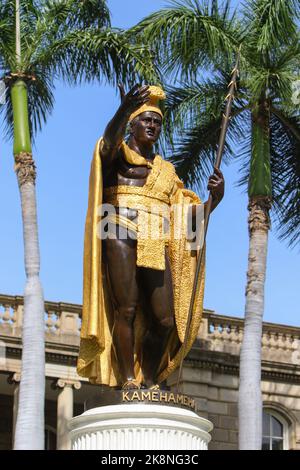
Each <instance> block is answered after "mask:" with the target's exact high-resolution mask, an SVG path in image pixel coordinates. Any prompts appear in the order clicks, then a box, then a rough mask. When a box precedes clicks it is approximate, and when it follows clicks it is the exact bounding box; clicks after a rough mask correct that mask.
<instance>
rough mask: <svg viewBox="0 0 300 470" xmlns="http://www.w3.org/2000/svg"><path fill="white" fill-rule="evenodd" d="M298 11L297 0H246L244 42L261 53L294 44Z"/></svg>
mask: <svg viewBox="0 0 300 470" xmlns="http://www.w3.org/2000/svg"><path fill="white" fill-rule="evenodd" d="M299 9H300V8H299V2H298V0H248V1H247V2H246V8H245V10H244V15H245V18H247V23H248V24H247V26H248V27H247V29H246V30H245V32H246V38H245V39H246V41H247V42H248V44H251V46H253V48H255V50H257V51H258V52H261V53H268V52H269V51H270V50H272V49H273V48H275V47H280V46H281V45H282V44H283V43H286V44H289V43H290V42H294V41H293V38H296V35H297V23H296V19H297V15H298V13H299Z"/></svg>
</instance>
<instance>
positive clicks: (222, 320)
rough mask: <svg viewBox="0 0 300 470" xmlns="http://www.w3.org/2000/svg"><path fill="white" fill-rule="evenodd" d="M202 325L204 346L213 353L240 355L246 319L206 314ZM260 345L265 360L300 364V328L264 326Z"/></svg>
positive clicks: (201, 336)
mask: <svg viewBox="0 0 300 470" xmlns="http://www.w3.org/2000/svg"><path fill="white" fill-rule="evenodd" d="M203 322H204V324H203V326H202V328H201V331H200V339H202V340H206V346H205V347H207V348H208V349H209V350H212V351H220V352H221V351H222V352H227V353H231V354H237V355H238V354H239V353H240V348H241V343H242V339H243V334H244V320H243V319H241V318H233V317H226V316H223V315H216V314H214V313H212V312H209V313H206V314H204V319H203ZM207 342H208V344H207ZM261 345H262V358H263V360H264V359H265V360H272V361H275V362H289V363H291V364H300V328H297V327H292V326H286V325H278V324H274V323H264V324H263V333H262V342H261Z"/></svg>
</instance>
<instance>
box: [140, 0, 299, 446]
mask: <svg viewBox="0 0 300 470" xmlns="http://www.w3.org/2000/svg"><path fill="white" fill-rule="evenodd" d="M209 4H211V6H210V7H209ZM230 12H231V10H230V5H229V2H227V3H226V4H225V6H224V7H222V8H220V7H219V6H218V3H217V1H212V2H203V3H202V4H200V2H199V1H198V0H187V1H185V2H184V1H182V2H177V1H176V2H171V8H169V9H164V10H161V11H159V12H156V13H155V14H153V15H151V16H150V17H148V18H146V19H145V20H143V21H142V22H141V23H139V24H138V25H137V26H136V27H135V28H133V30H132V34H135V35H139V34H142V35H143V37H144V38H146V40H147V41H150V44H151V45H152V47H153V48H154V49H155V50H156V51H157V54H158V55H159V57H160V61H161V63H162V65H163V67H164V70H165V71H166V72H167V73H168V74H169V76H171V78H174V76H175V78H177V79H180V80H181V84H180V86H177V87H169V90H168V92H169V93H168V100H167V104H166V107H167V117H166V121H167V122H168V124H167V127H166V130H167V142H168V143H170V144H171V147H172V150H173V151H174V154H173V157H172V161H173V162H174V163H175V165H176V166H177V171H178V173H179V176H180V177H181V178H182V179H183V180H184V181H185V183H187V184H188V185H190V186H192V185H196V186H198V188H199V189H200V190H201V189H202V184H203V183H204V182H206V181H207V176H208V174H209V173H210V172H211V167H212V164H213V161H214V155H215V151H216V148H217V142H218V136H219V132H220V124H221V118H222V112H223V109H224V100H225V97H226V95H227V92H228V91H227V90H228V88H227V86H228V82H229V79H230V68H229V65H228V64H232V63H234V58H233V57H232V51H233V50H234V49H237V47H238V45H239V44H241V45H242V49H241V67H240V68H241V77H240V80H239V83H238V93H237V96H238V99H237V100H236V101H235V103H234V106H233V114H232V120H231V125H230V128H229V139H228V142H227V145H226V148H225V161H227V163H228V162H230V160H231V159H232V157H233V155H234V151H233V144H234V143H239V144H240V145H239V148H240V150H241V152H240V154H241V155H242V156H243V160H242V169H243V177H242V180H241V183H248V195H249V222H248V224H249V239H250V245H249V258H248V273H247V286H246V306H245V329H244V338H243V343H242V349H241V356H240V390H239V440H240V448H241V449H260V448H261V436H262V430H261V427H262V426H261V420H262V398H261V386H260V381H261V334H262V318H263V311H264V284H265V273H266V255H267V245H268V232H269V229H270V209H271V205H272V207H273V217H274V220H275V221H276V223H277V227H278V230H279V236H280V237H282V238H287V239H288V240H289V242H290V243H291V244H293V245H295V244H296V243H297V242H299V240H300V217H299V214H300V197H299V195H300V112H299V109H297V110H296V109H295V107H294V106H293V103H292V101H291V97H292V84H293V81H294V80H295V79H296V77H297V73H299V61H300V46H299V32H298V31H297V26H296V24H297V23H296V18H297V14H298V13H299V4H298V3H297V2H296V1H294V0H282V1H281V0H248V2H247V3H246V5H245V7H244V10H243V14H244V16H243V18H242V19H241V20H239V19H238V17H237V15H236V14H235V13H230ZM230 57H231V59H230Z"/></svg>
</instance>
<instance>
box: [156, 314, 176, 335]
mask: <svg viewBox="0 0 300 470" xmlns="http://www.w3.org/2000/svg"><path fill="white" fill-rule="evenodd" d="M159 323H160V326H161V327H162V328H163V330H165V331H168V332H169V331H171V330H172V329H173V328H174V326H175V321H174V317H166V318H163V319H162V320H160V322H159Z"/></svg>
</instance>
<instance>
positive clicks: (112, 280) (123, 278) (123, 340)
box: [103, 239, 138, 388]
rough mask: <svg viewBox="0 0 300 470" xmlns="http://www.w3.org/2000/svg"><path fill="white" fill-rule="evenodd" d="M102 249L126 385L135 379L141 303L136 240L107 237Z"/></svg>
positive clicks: (115, 332)
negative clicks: (137, 317)
mask: <svg viewBox="0 0 300 470" xmlns="http://www.w3.org/2000/svg"><path fill="white" fill-rule="evenodd" d="M103 248H104V255H105V256H104V259H105V262H106V264H107V272H108V276H109V284H110V290H111V295H112V299H113V304H114V326H113V345H114V350H115V355H116V359H117V363H118V366H119V370H120V374H121V377H122V380H123V384H124V383H125V382H128V381H131V380H133V379H134V356H133V351H134V330H133V323H134V319H135V315H136V310H137V304H138V286H137V281H136V241H135V240H130V239H128V240H110V239H107V240H104V241H103ZM129 388H130V387H129Z"/></svg>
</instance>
